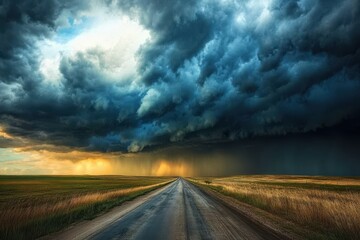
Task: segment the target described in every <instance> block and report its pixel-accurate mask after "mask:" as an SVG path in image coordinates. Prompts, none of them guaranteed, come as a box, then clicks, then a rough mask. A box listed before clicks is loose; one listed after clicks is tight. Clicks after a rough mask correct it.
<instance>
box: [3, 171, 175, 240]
mask: <svg viewBox="0 0 360 240" xmlns="http://www.w3.org/2000/svg"><path fill="white" fill-rule="evenodd" d="M172 179H173V178H165V177H126V176H94V177H93V176H0V239H35V238H37V237H40V236H43V235H46V234H49V233H51V232H54V231H58V230H60V229H63V228H64V227H66V226H68V225H70V224H72V223H74V222H77V221H80V220H84V219H92V218H94V217H96V216H98V215H99V214H100V213H103V212H106V211H108V210H109V209H111V208H113V207H115V206H118V205H120V204H121V203H123V202H124V201H128V200H131V199H134V198H136V197H137V196H140V195H143V194H145V193H147V192H150V191H152V190H154V189H156V188H159V187H161V186H163V185H164V184H166V182H168V181H171V180H172ZM104 196H108V197H104ZM79 201H80V202H79ZM52 206H54V207H53V208H52ZM48 209H49V210H48Z"/></svg>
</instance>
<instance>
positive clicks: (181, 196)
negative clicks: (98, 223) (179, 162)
mask: <svg viewBox="0 0 360 240" xmlns="http://www.w3.org/2000/svg"><path fill="white" fill-rule="evenodd" d="M87 238H90V239H140V240H141V239H146V240H149V239H251V240H256V239H278V238H277V237H275V236H274V235H272V234H271V233H270V232H267V231H266V230H264V228H262V227H259V225H256V224H254V223H252V222H251V221H249V220H248V219H244V217H241V216H240V215H239V214H237V213H235V212H233V211H232V210H231V209H230V208H228V207H227V206H225V205H224V204H222V203H221V202H219V201H218V200H216V199H214V198H212V197H210V196H208V195H207V194H205V193H203V192H202V191H201V190H199V189H198V188H197V187H196V186H194V185H192V184H191V183H189V182H187V181H186V180H184V179H182V178H179V179H177V180H176V181H174V182H173V183H171V184H170V185H169V186H167V187H166V188H165V189H164V190H162V191H160V192H159V193H158V194H156V195H155V196H153V197H152V198H150V199H148V200H147V201H145V202H144V203H142V204H141V205H139V206H138V207H137V208H135V209H133V210H132V211H130V212H129V213H127V214H125V215H124V216H122V217H120V218H119V219H117V220H115V221H113V222H112V223H111V224H108V225H107V226H105V227H104V228H102V229H101V230H99V231H97V232H95V233H93V234H92V235H91V236H88V237H87Z"/></svg>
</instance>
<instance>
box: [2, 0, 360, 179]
mask: <svg viewBox="0 0 360 240" xmlns="http://www.w3.org/2000/svg"><path fill="white" fill-rule="evenodd" d="M359 5H360V2H359V1H357V0H342V1H328V0H264V1H258V0H233V1H231V0H173V1H167V0H146V1H145V0H102V1H100V0H99V1H95V0H86V1H85V0H80V1H77V0H47V1H41V0H33V1H29V0H1V1H0V174H125V175H217V176H221V175H230V174H232V175H234V174H312V175H360V171H359V170H358V169H360V159H359V157H358V156H360V99H359V97H360V31H359V29H360V17H359V15H360V6H359Z"/></svg>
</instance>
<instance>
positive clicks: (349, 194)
mask: <svg viewBox="0 0 360 240" xmlns="http://www.w3.org/2000/svg"><path fill="white" fill-rule="evenodd" d="M190 180H192V181H195V182H196V183H198V184H200V185H202V186H205V187H209V188H212V189H213V190H215V191H217V192H220V193H222V194H224V195H227V196H230V197H233V198H236V199H237V200H239V201H242V202H245V203H247V204H250V205H252V206H255V207H257V208H260V209H263V210H265V211H267V212H270V213H271V214H274V215H277V216H280V217H281V218H284V219H287V220H290V221H292V222H294V223H296V224H298V225H300V226H303V227H304V228H307V229H309V230H311V232H313V233H314V232H315V233H318V234H314V235H310V236H306V238H312V239H359V236H360V178H340V177H307V176H235V177H226V178H192V179H190Z"/></svg>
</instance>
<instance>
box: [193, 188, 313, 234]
mask: <svg viewBox="0 0 360 240" xmlns="http://www.w3.org/2000/svg"><path fill="white" fill-rule="evenodd" d="M189 182H190V183H191V184H193V185H194V186H195V187H197V188H198V189H199V190H200V191H202V192H203V193H204V194H206V195H208V196H210V197H211V198H214V199H216V200H218V201H220V202H221V203H222V204H223V205H225V206H226V207H228V208H229V209H231V210H232V211H233V212H236V213H237V214H238V215H239V216H240V217H241V218H242V219H247V220H248V221H249V224H252V225H255V226H257V228H259V229H263V230H264V231H266V232H270V233H271V234H273V235H274V236H276V237H278V238H279V239H294V240H297V239H304V235H308V234H309V233H305V232H306V230H304V229H300V227H299V226H298V225H296V224H294V223H292V222H290V221H287V220H284V219H282V218H280V217H277V216H274V215H272V214H270V213H268V212H266V211H264V210H262V209H259V208H256V207H253V206H251V205H249V204H246V203H243V202H240V201H239V200H237V199H234V198H232V197H229V196H225V195H223V194H221V193H219V192H216V191H214V190H212V189H210V188H208V187H206V186H202V185H199V184H196V183H194V182H192V181H189Z"/></svg>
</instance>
